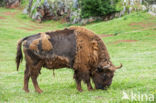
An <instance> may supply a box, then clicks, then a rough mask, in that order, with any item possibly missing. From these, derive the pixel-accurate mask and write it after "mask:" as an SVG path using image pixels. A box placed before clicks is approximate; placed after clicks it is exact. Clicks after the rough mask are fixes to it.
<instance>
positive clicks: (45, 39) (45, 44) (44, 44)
mask: <svg viewBox="0 0 156 103" xmlns="http://www.w3.org/2000/svg"><path fill="white" fill-rule="evenodd" d="M40 35H41V36H40V38H38V39H35V40H33V41H32V43H31V44H30V46H29V48H30V49H31V50H34V51H37V50H38V44H39V41H41V43H42V49H43V50H45V51H49V50H51V49H52V48H53V46H52V44H51V43H50V41H49V40H48V39H50V37H49V35H46V33H40Z"/></svg>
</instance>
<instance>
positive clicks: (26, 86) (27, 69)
mask: <svg viewBox="0 0 156 103" xmlns="http://www.w3.org/2000/svg"><path fill="white" fill-rule="evenodd" d="M29 78H30V73H29V67H28V64H27V63H26V68H25V72H24V87H23V90H24V91H25V92H29V89H28V83H29Z"/></svg>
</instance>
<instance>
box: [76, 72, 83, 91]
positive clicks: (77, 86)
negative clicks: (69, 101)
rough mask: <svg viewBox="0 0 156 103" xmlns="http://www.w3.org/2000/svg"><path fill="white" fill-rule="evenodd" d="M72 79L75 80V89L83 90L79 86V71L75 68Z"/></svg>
mask: <svg viewBox="0 0 156 103" xmlns="http://www.w3.org/2000/svg"><path fill="white" fill-rule="evenodd" d="M74 79H75V81H76V88H77V90H78V91H80V92H82V91H83V90H82V87H81V78H80V76H79V71H77V70H76V71H75V72H74Z"/></svg>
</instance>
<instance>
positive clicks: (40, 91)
mask: <svg viewBox="0 0 156 103" xmlns="http://www.w3.org/2000/svg"><path fill="white" fill-rule="evenodd" d="M35 91H36V92H37V93H42V92H43V91H42V90H41V89H40V90H35Z"/></svg>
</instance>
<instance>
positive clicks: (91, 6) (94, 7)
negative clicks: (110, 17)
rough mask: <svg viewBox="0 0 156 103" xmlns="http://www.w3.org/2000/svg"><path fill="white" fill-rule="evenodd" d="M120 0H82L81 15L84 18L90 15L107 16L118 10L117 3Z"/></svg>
mask: <svg viewBox="0 0 156 103" xmlns="http://www.w3.org/2000/svg"><path fill="white" fill-rule="evenodd" d="M118 1H119V0H114V1H113V3H111V0H80V7H81V10H82V12H81V16H82V17H83V18H86V17H90V16H105V15H107V14H111V13H113V12H116V11H117V9H116V3H117V2H118Z"/></svg>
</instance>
